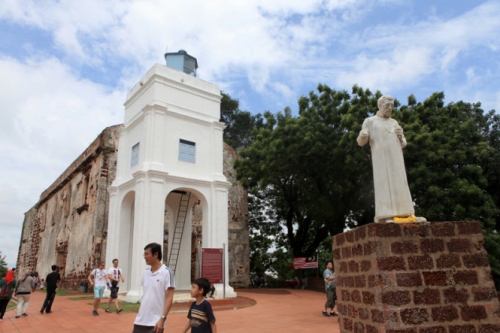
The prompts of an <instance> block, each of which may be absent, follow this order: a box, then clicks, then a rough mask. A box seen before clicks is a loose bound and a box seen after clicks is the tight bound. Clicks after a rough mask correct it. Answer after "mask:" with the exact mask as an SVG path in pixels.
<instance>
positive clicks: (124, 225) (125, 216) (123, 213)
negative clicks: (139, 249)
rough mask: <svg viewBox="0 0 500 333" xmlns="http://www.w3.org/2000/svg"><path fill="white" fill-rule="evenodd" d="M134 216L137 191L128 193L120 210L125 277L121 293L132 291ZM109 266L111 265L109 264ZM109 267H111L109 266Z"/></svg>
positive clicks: (121, 258)
mask: <svg viewBox="0 0 500 333" xmlns="http://www.w3.org/2000/svg"><path fill="white" fill-rule="evenodd" d="M134 214H135V191H130V192H128V193H127V194H126V195H125V196H124V198H123V200H122V204H121V208H120V227H119V229H118V230H119V231H118V232H119V237H118V253H119V256H120V257H119V258H118V259H119V261H120V267H121V269H122V270H123V274H124V275H125V277H126V279H125V283H123V284H121V285H120V289H121V291H128V290H129V289H130V278H129V277H130V276H131V275H132V274H131V273H132V271H131V270H132V265H131V263H132V257H133V253H132V248H133V246H132V244H133V243H134V220H135V218H134ZM108 264H109V263H108ZM108 266H109V265H108Z"/></svg>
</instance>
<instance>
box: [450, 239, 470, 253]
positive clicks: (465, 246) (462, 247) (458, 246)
mask: <svg viewBox="0 0 500 333" xmlns="http://www.w3.org/2000/svg"><path fill="white" fill-rule="evenodd" d="M446 247H447V248H448V251H450V252H452V253H453V252H470V251H471V243H470V240H468V239H466V238H465V239H464V238H460V239H452V240H450V241H449V242H447V243H446Z"/></svg>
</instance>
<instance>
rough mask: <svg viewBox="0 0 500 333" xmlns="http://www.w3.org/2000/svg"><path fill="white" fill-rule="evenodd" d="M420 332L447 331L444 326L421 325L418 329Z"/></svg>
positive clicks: (437, 332)
mask: <svg viewBox="0 0 500 333" xmlns="http://www.w3.org/2000/svg"><path fill="white" fill-rule="evenodd" d="M418 333H447V332H446V328H444V327H443V326H433V327H421V328H419V329H418Z"/></svg>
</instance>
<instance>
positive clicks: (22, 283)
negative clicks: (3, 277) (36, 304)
mask: <svg viewBox="0 0 500 333" xmlns="http://www.w3.org/2000/svg"><path fill="white" fill-rule="evenodd" d="M32 292H35V281H34V280H33V277H31V276H30V270H29V268H26V269H25V270H24V274H23V277H22V278H21V279H20V280H18V281H17V282H16V288H15V290H14V295H15V296H16V297H17V312H16V318H19V317H21V314H22V315H23V316H27V315H28V314H27V313H26V311H27V310H28V305H29V304H30V296H31V293H32Z"/></svg>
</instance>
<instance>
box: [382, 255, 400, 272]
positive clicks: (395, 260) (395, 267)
mask: <svg viewBox="0 0 500 333" xmlns="http://www.w3.org/2000/svg"><path fill="white" fill-rule="evenodd" d="M377 266H378V269H379V270H381V271H405V270H406V262H405V260H404V258H402V257H397V256H392V257H385V258H378V259H377Z"/></svg>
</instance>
